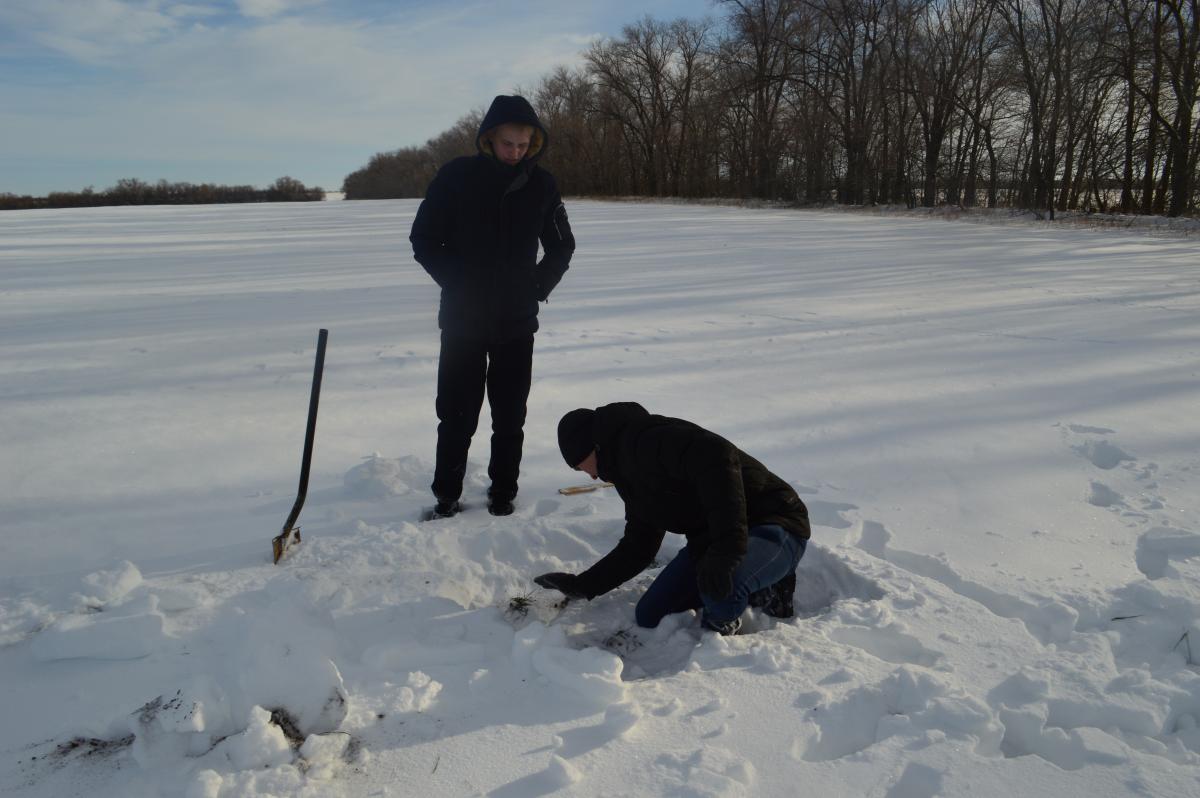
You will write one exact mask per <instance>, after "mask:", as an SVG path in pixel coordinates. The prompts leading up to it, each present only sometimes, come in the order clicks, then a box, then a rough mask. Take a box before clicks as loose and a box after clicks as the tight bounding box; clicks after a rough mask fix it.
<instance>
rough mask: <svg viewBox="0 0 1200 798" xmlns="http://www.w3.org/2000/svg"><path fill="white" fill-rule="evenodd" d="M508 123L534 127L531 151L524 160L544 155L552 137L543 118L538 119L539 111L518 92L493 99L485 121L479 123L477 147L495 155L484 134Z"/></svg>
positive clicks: (527, 160) (490, 154)
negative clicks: (547, 131) (544, 125)
mask: <svg viewBox="0 0 1200 798" xmlns="http://www.w3.org/2000/svg"><path fill="white" fill-rule="evenodd" d="M507 124H514V125H530V126H531V127H532V128H533V138H532V140H531V141H530V142H529V152H527V153H526V154H525V159H524V160H525V161H526V162H529V163H532V162H534V161H536V160H537V159H539V158H541V157H542V153H543V152H545V151H546V145H547V144H549V142H550V137H549V135H547V133H546V128H544V127H543V126H542V122H541V120H540V119H538V116H537V112H536V111H534V110H533V106H532V105H530V104H529V101H528V100H526V99H525V98H524V97H521V96H520V95H517V94H513V95H507V94H501V95H499V96H498V97H496V99H494V100H492V105H491V107H490V108H488V111H487V113H486V114H485V115H484V117H483V122H481V123H480V125H479V133H477V134H476V136H475V147H476V149H478V150H479V151H480V152H482V153H483V154H484V155H487V156H489V157H495V154H494V153H493V152H492V143H491V142H490V141H488V140H487V139H485V138H484V134H485V133H488V132H489V131H491V130H493V129H495V128H498V127H500V126H501V125H507Z"/></svg>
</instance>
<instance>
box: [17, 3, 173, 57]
mask: <svg viewBox="0 0 1200 798" xmlns="http://www.w3.org/2000/svg"><path fill="white" fill-rule="evenodd" d="M0 22H2V23H4V24H6V25H8V26H10V27H11V28H13V29H20V30H22V31H24V32H26V35H28V36H29V37H30V38H31V39H33V40H34V41H36V42H38V43H40V44H42V45H43V46H44V47H47V48H49V49H51V50H55V51H57V52H60V53H63V54H65V55H67V56H70V57H71V58H74V59H77V60H80V61H83V62H87V63H95V62H101V61H104V60H106V59H107V58H109V57H111V56H114V55H116V54H118V53H121V52H124V51H126V50H128V49H130V48H132V47H139V46H143V45H145V44H147V43H150V42H154V41H158V40H161V39H163V38H164V37H166V36H168V35H169V34H171V33H172V32H174V31H175V30H176V29H177V28H178V25H179V22H178V20H177V19H176V18H174V17H172V16H171V15H170V14H167V13H164V12H162V11H161V10H159V7H158V3H153V2H131V1H129V0H86V2H78V0H6V1H5V2H4V3H3V4H2V5H0Z"/></svg>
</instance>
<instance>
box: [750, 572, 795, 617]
mask: <svg viewBox="0 0 1200 798" xmlns="http://www.w3.org/2000/svg"><path fill="white" fill-rule="evenodd" d="M795 594H796V572H795V571H792V572H791V573H790V574H788V575H787V576H785V577H784V578H783V579H780V580H779V581H778V582H776V583H775V584H773V585H771V586H769V587H764V588H763V589H762V590H756V591H754V592H753V593H751V594H750V602H749V603H750V606H751V607H761V608H762V611H763V612H765V613H766V614H767V615H770V616H771V617H772V618H791V617H792V616H794V615H795V614H796V610H795V607H794V606H793V597H794V596H795Z"/></svg>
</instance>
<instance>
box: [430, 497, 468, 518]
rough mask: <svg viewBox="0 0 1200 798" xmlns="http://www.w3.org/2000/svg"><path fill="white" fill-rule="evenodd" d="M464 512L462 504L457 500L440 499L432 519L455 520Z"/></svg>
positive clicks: (434, 507) (435, 506)
mask: <svg viewBox="0 0 1200 798" xmlns="http://www.w3.org/2000/svg"><path fill="white" fill-rule="evenodd" d="M460 512H462V504H460V503H459V502H458V500H457V499H449V500H447V499H438V501H437V504H435V505H434V506H433V512H432V513H431V514H430V517H431V518H453V517H454V516H456V515H458V514H459V513H460Z"/></svg>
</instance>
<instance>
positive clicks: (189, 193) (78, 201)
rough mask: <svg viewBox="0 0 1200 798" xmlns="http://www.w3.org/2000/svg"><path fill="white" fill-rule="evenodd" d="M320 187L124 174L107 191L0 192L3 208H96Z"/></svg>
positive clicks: (314, 195) (291, 196)
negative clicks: (263, 185) (180, 180)
mask: <svg viewBox="0 0 1200 798" xmlns="http://www.w3.org/2000/svg"><path fill="white" fill-rule="evenodd" d="M323 199H325V191H324V189H321V188H320V187H313V188H309V187H308V186H306V185H304V184H303V183H301V182H300V181H299V180H296V179H295V178H293V177H281V178H279V179H278V180H276V181H275V182H274V183H272V184H271V187H270V188H266V189H258V188H255V187H254V186H219V185H215V184H212V183H200V184H196V183H168V182H167V181H166V180H159V181H158V182H157V183H146V182H143V181H141V180H138V179H137V178H129V177H127V178H122V179H121V180H118V181H117V184H116V185H115V186H113V187H112V188H109V189H107V190H105V191H95V190H94V189H92V187H91V186H89V187H87V188H85V189H83V190H82V191H77V192H71V191H52V192H51V193H50V194H48V195H47V196H45V197H31V196H29V195H21V196H19V195H17V194H0V210H6V211H10V210H23V209H29V208H93V207H97V206H100V205H211V204H216V203H227V202H314V201H317V202H319V201H320V200H323Z"/></svg>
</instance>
